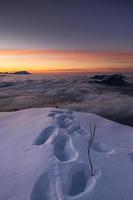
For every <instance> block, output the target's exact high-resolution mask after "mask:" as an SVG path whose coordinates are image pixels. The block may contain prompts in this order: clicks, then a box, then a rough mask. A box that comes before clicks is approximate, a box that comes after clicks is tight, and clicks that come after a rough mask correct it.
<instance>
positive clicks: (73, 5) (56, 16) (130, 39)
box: [0, 0, 133, 72]
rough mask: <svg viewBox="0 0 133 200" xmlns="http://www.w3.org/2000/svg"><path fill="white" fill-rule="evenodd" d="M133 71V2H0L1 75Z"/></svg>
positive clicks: (38, 0) (39, 0)
mask: <svg viewBox="0 0 133 200" xmlns="http://www.w3.org/2000/svg"><path fill="white" fill-rule="evenodd" d="M104 69H105V70H107V71H108V70H109V71H111V70H113V71H117V70H119V71H120V70H125V71H126V70H129V71H132V70H133V1H132V0H21V1H20V0H13V1H11V0H1V2H0V71H15V70H30V71H34V72H37V71H39V72H41V71H43V72H45V71H49V70H50V71H56V70H57V71H61V70H62V71H71V70H72V71H73V70H75V71H77V70H79V71H84V70H88V71H97V70H98V71H100V70H101V71H102V70H104Z"/></svg>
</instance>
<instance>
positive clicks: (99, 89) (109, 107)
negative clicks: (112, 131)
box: [0, 75, 133, 125]
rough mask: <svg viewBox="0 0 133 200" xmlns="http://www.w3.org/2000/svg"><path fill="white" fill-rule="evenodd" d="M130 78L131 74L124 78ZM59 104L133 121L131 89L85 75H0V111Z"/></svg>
mask: <svg viewBox="0 0 133 200" xmlns="http://www.w3.org/2000/svg"><path fill="white" fill-rule="evenodd" d="M127 80H128V81H129V82H133V76H132V75H130V76H129V77H128V79H127ZM43 106H59V107H61V108H67V109H72V110H77V111H83V112H94V113H97V114H99V115H102V116H105V117H108V118H110V119H113V120H116V121H119V122H122V123H126V124H129V125H133V122H132V119H133V90H132V88H118V87H112V88H111V87H108V86H104V85H98V84H96V83H90V77H89V76H88V75H83V76H70V75H69V76H55V75H49V76H44V75H28V76H18V75H8V76H5V77H2V76H1V77H0V111H13V110H19V109H25V108H31V107H43Z"/></svg>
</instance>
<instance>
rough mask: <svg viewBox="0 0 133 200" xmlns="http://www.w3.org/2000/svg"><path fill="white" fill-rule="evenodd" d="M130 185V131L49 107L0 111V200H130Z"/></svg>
mask: <svg viewBox="0 0 133 200" xmlns="http://www.w3.org/2000/svg"><path fill="white" fill-rule="evenodd" d="M90 121H91V122H92V123H93V124H96V127H97V128H96V135H95V138H94V143H93V146H92V151H91V157H92V162H93V165H94V169H95V170H94V171H95V174H94V176H91V175H90V166H89V162H88V154H87V151H88V142H89V137H90V132H89V123H90ZM132 186H133V128H131V127H128V126H124V125H121V124H118V123H115V122H112V121H109V120H107V119H104V118H102V117H100V116H97V115H94V114H87V113H78V112H71V111H67V110H59V109H53V108H39V109H28V110H23V111H17V112H12V113H0V200H71V199H75V200H89V199H91V200H132V199H133V188H132Z"/></svg>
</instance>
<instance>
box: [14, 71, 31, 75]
mask: <svg viewBox="0 0 133 200" xmlns="http://www.w3.org/2000/svg"><path fill="white" fill-rule="evenodd" d="M14 74H20V75H21V74H22V75H23V74H24V75H25V74H31V73H30V72H28V71H17V72H14Z"/></svg>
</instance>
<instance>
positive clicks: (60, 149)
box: [52, 135, 78, 162]
mask: <svg viewBox="0 0 133 200" xmlns="http://www.w3.org/2000/svg"><path fill="white" fill-rule="evenodd" d="M52 144H53V145H54V155H55V156H56V158H57V159H58V160H60V161H62V162H65V161H70V160H72V159H76V157H77V156H78V153H77V152H76V151H75V149H74V146H73V143H72V140H71V138H70V136H68V135H58V136H56V137H55V138H54V140H53V142H52Z"/></svg>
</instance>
